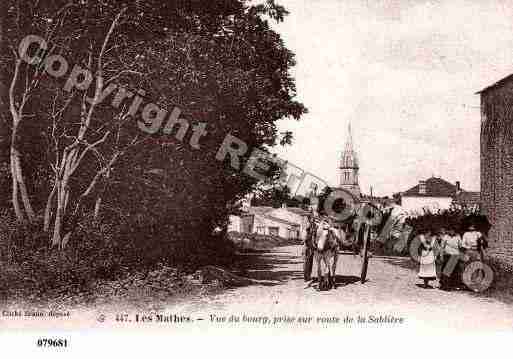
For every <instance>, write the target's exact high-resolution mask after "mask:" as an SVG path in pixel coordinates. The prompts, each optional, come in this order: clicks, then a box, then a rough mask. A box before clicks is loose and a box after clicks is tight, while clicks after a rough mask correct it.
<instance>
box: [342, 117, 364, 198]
mask: <svg viewBox="0 0 513 359" xmlns="http://www.w3.org/2000/svg"><path fill="white" fill-rule="evenodd" d="M339 168H340V187H341V188H343V189H346V190H349V191H350V192H351V193H353V194H355V195H356V196H357V197H359V196H360V186H359V184H358V170H359V166H358V157H357V155H356V152H355V150H354V147H353V133H352V129H351V122H349V123H348V125H347V139H346V144H345V148H344V152H342V156H341V158H340V167H339Z"/></svg>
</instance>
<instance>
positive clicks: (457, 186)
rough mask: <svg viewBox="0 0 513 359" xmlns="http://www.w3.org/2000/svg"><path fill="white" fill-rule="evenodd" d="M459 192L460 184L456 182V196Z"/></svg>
mask: <svg viewBox="0 0 513 359" xmlns="http://www.w3.org/2000/svg"><path fill="white" fill-rule="evenodd" d="M460 192H461V183H460V181H456V194H458V193H460Z"/></svg>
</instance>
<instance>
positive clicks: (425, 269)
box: [419, 230, 436, 288]
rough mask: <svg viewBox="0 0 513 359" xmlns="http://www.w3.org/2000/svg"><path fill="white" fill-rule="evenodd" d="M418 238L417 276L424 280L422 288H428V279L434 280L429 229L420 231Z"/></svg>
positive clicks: (434, 269)
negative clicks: (418, 264)
mask: <svg viewBox="0 0 513 359" xmlns="http://www.w3.org/2000/svg"><path fill="white" fill-rule="evenodd" d="M419 239H420V248H419V252H420V253H419V254H420V256H419V263H420V266H419V278H421V279H422V280H423V281H424V288H429V281H431V280H436V265H435V253H434V250H433V237H432V236H431V230H427V231H425V232H424V233H422V234H421V235H420V236H419Z"/></svg>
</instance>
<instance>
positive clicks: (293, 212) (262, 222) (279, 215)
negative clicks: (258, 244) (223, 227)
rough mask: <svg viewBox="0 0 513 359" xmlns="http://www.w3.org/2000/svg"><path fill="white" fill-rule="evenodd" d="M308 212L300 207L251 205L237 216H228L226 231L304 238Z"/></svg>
mask: <svg viewBox="0 0 513 359" xmlns="http://www.w3.org/2000/svg"><path fill="white" fill-rule="evenodd" d="M309 214H310V213H309V212H308V211H305V210H303V209H301V208H296V207H287V206H286V205H283V206H282V208H273V207H266V206H251V207H246V208H244V209H243V213H242V214H240V215H239V216H230V224H229V226H228V231H235V232H240V233H257V234H264V235H273V236H279V237H282V238H291V239H301V240H304V239H305V238H306V234H307V232H306V230H307V227H308V216H309Z"/></svg>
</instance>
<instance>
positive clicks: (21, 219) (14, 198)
mask: <svg viewBox="0 0 513 359" xmlns="http://www.w3.org/2000/svg"><path fill="white" fill-rule="evenodd" d="M10 157H11V177H12V195H11V200H12V205H13V208H14V213H15V214H16V219H17V220H18V222H24V221H25V216H24V215H23V211H22V210H21V206H20V202H19V200H18V179H17V177H16V169H15V168H16V165H15V164H14V162H15V159H14V155H13V152H12V150H11V156H10Z"/></svg>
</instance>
